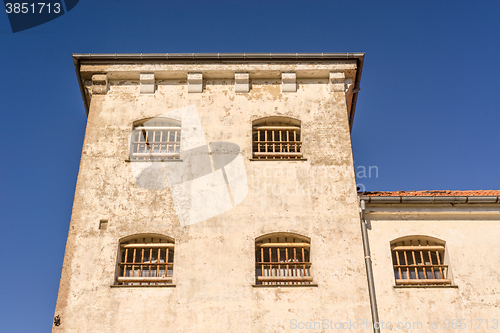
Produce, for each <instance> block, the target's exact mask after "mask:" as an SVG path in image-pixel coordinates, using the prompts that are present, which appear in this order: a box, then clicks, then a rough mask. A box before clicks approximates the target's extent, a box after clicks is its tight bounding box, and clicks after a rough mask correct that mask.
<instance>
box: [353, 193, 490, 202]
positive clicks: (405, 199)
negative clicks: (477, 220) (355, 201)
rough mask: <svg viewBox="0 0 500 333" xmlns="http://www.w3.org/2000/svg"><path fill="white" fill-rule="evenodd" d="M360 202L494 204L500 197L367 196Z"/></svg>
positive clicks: (361, 196)
mask: <svg viewBox="0 0 500 333" xmlns="http://www.w3.org/2000/svg"><path fill="white" fill-rule="evenodd" d="M359 199H360V200H365V202H366V203H367V204H448V203H452V204H493V203H500V196H430V195H428V196H382V197H375V196H366V195H360V196H359Z"/></svg>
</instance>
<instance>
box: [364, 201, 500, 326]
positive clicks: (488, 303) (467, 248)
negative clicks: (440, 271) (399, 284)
mask: <svg viewBox="0 0 500 333" xmlns="http://www.w3.org/2000/svg"><path fill="white" fill-rule="evenodd" d="M367 212H368V213H367V215H366V218H367V220H368V221H369V223H370V224H371V231H370V234H369V237H370V246H371V251H372V260H373V270H374V278H375V289H376V291H377V301H378V305H379V315H380V320H384V321H385V322H388V321H390V322H393V323H397V322H401V321H403V322H422V323H423V329H420V330H418V331H419V332H420V331H421V332H436V331H437V330H436V329H431V328H429V326H428V322H429V321H432V322H435V321H436V320H438V321H439V328H440V329H439V332H456V331H457V330H456V329H452V328H451V327H449V329H446V328H445V326H444V324H445V320H453V319H465V321H466V322H467V323H468V325H469V326H468V329H466V330H465V331H469V328H470V322H469V320H472V322H473V324H474V325H476V326H474V327H475V328H474V329H472V330H470V331H478V332H486V331H488V330H487V329H486V324H485V323H484V322H483V323H482V326H481V328H480V329H479V328H478V326H477V325H478V324H479V321H477V320H480V319H483V320H486V319H489V320H490V321H491V319H490V318H497V317H498V313H499V312H498V308H499V307H500V301H499V300H500V290H498V288H496V287H495V286H498V278H497V277H498V276H499V274H500V272H499V269H498V267H500V259H499V257H498V256H495V255H491V253H492V252H491V251H492V250H493V249H496V246H497V245H496V243H497V239H499V237H500V222H499V221H500V212H499V209H498V205H480V204H468V205H456V206H454V207H451V206H449V205H430V206H429V205H425V204H420V205H414V206H408V205H404V206H403V205H399V206H398V205H385V206H382V205H379V206H377V205H367ZM411 235H423V236H431V237H435V238H438V239H441V240H443V241H444V242H446V245H445V248H446V250H445V251H446V253H445V261H447V262H446V263H447V264H448V265H449V277H450V278H451V279H452V285H454V286H456V288H447V287H444V288H406V289H400V288H394V285H395V278H394V272H393V268H392V264H393V263H392V257H391V249H390V243H391V241H393V240H395V239H397V238H399V237H404V236H411ZM492 240H493V241H492ZM395 305H397V306H395ZM450 325H451V324H450Z"/></svg>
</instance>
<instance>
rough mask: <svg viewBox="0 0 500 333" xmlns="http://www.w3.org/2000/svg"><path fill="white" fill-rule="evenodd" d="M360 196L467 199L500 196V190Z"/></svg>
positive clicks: (387, 193)
mask: <svg viewBox="0 0 500 333" xmlns="http://www.w3.org/2000/svg"><path fill="white" fill-rule="evenodd" d="M359 194H360V195H365V196H369V197H399V196H401V197H417V196H428V197H446V196H450V197H462V196H463V197H467V196H476V197H483V196H495V197H496V196H500V190H466V191H447V190H444V191H440V190H433V191H390V192H378V191H372V192H359Z"/></svg>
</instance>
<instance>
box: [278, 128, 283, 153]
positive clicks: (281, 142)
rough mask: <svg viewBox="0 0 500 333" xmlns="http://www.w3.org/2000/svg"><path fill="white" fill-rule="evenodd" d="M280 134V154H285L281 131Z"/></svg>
mask: <svg viewBox="0 0 500 333" xmlns="http://www.w3.org/2000/svg"><path fill="white" fill-rule="evenodd" d="M279 132H280V153H282V152H283V141H282V140H281V138H282V137H281V131H279Z"/></svg>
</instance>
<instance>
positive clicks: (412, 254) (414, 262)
mask: <svg viewBox="0 0 500 333" xmlns="http://www.w3.org/2000/svg"><path fill="white" fill-rule="evenodd" d="M411 256H412V258H413V264H414V265H415V267H414V269H415V278H416V279H417V280H420V279H419V277H418V270H417V261H416V260H415V250H411Z"/></svg>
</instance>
